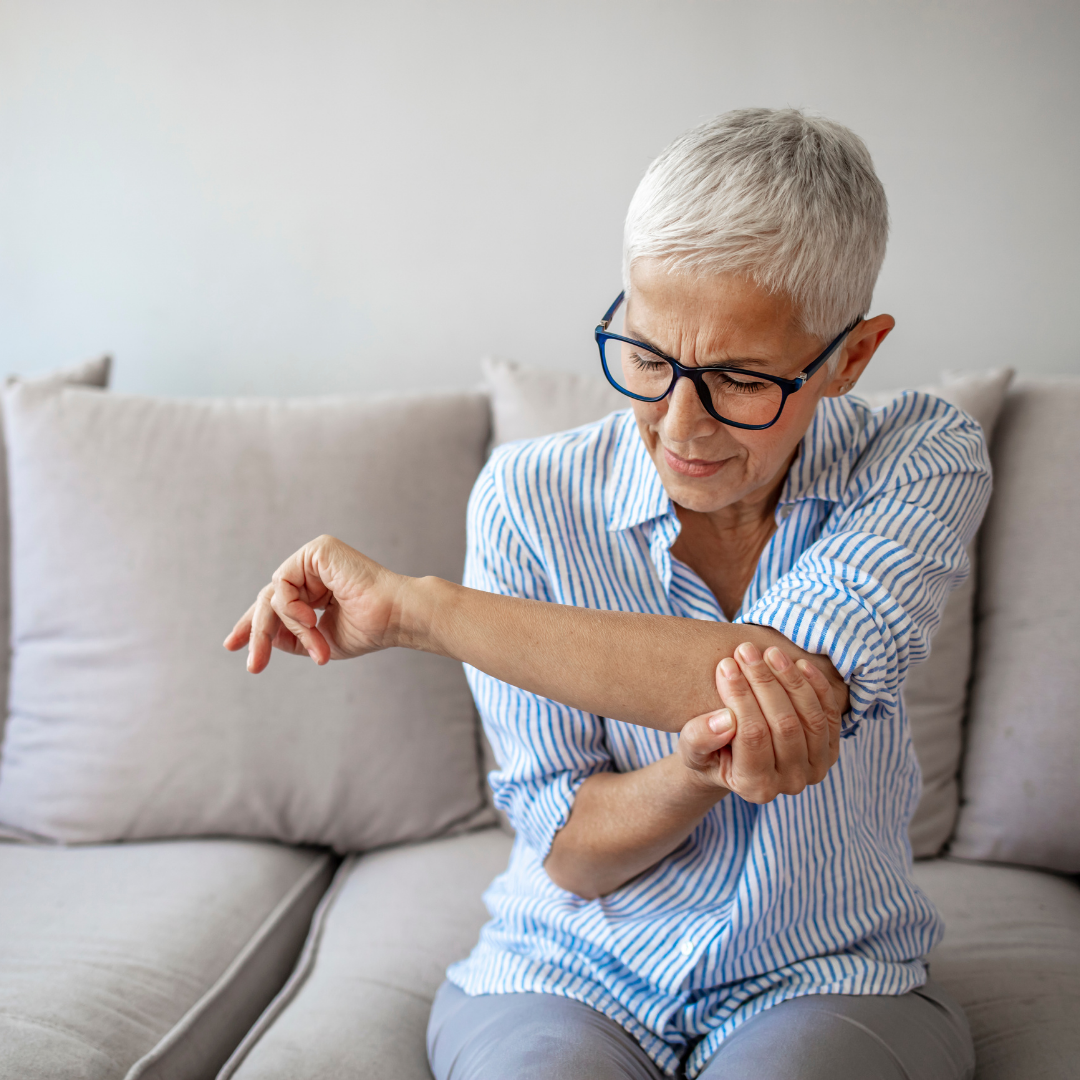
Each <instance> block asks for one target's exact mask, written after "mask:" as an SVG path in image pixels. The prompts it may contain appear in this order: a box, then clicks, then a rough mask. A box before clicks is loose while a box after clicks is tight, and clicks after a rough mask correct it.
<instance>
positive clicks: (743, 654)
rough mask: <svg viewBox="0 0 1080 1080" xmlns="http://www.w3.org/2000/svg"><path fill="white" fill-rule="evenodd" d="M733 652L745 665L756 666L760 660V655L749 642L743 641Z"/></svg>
mask: <svg viewBox="0 0 1080 1080" xmlns="http://www.w3.org/2000/svg"><path fill="white" fill-rule="evenodd" d="M735 652H736V654H737V655H738V657H739V659H740V660H742V661H743V662H744V663H746V664H756V663H757V662H758V661H759V660H760V659H761V655H760V654H759V653H758V651H757V649H755V648H754V646H753V645H751V644H750V642H749V641H744V642H743V643H742V644H741V645H740V646H739V647H738V648H737V649H736V650H735Z"/></svg>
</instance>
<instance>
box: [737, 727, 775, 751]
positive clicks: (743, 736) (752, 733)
mask: <svg viewBox="0 0 1080 1080" xmlns="http://www.w3.org/2000/svg"><path fill="white" fill-rule="evenodd" d="M736 738H737V739H739V740H740V741H741V742H742V744H743V746H744V747H745V748H746V749H747V750H751V751H758V750H764V749H766V747H769V746H771V745H772V735H771V734H770V732H769V729H768V728H767V727H764V726H763V725H761V724H749V725H745V726H744V727H743V728H742V729H741V730H740V731H739V734H738V735H737V736H736Z"/></svg>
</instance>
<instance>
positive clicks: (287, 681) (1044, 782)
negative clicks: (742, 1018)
mask: <svg viewBox="0 0 1080 1080" xmlns="http://www.w3.org/2000/svg"><path fill="white" fill-rule="evenodd" d="M107 377H108V362H107V361H106V360H101V361H96V362H93V363H91V364H88V365H84V366H83V367H81V368H77V369H72V370H70V371H66V372H60V373H58V374H57V375H55V376H52V377H50V378H49V379H46V380H36V381H20V380H13V381H12V382H11V383H10V385H9V386H8V388H7V389H6V391H5V393H4V413H3V422H4V435H5V446H6V462H7V464H6V469H4V470H0V481H2V480H3V479H4V478H5V477H6V481H7V489H6V490H4V491H0V514H2V515H7V514H8V513H10V521H9V522H5V521H0V544H3V545H7V544H8V538H9V536H10V545H9V547H10V550H9V548H8V546H4V547H2V548H0V560H3V561H5V562H7V561H10V585H11V589H10V595H8V593H7V592H6V591H2V590H0V634H4V635H8V634H10V642H9V641H8V640H7V639H6V638H5V640H4V641H3V642H0V652H2V655H3V663H2V664H0V679H2V680H3V681H4V682H5V683H6V682H7V681H8V679H9V678H10V687H9V689H8V702H9V709H8V713H7V716H6V726H5V727H4V729H3V731H2V735H3V742H2V744H0V836H2V837H3V839H2V841H0V1078H2V1080H44V1078H49V1080H60V1078H69V1077H70V1078H76V1077H78V1078H92V1080H106V1078H109V1080H113V1078H116V1080H119V1078H122V1077H127V1078H131V1080H134V1078H136V1077H139V1078H151V1077H153V1078H162V1080H165V1078H169V1080H174V1078H175V1080H180V1078H191V1080H195V1078H199V1080H209V1078H212V1077H215V1076H216V1077H219V1078H228V1077H235V1078H236V1080H271V1078H281V1080H284V1078H289V1080H303V1078H312V1080H315V1078H324V1077H325V1078H329V1077H334V1078H347V1077H357V1078H360V1077H364V1078H369V1077H389V1078H393V1080H429V1078H430V1074H429V1072H428V1069H427V1064H426V1057H425V1049H424V1031H425V1026H426V1020H427V1013H428V1009H429V1007H430V1003H431V1000H432V996H433V994H434V991H435V989H436V988H437V986H438V985H439V983H440V982H441V981H442V978H443V972H444V971H445V969H446V967H447V965H448V964H449V963H450V962H451V961H453V960H455V959H457V958H459V957H461V956H463V955H465V954H466V953H467V952H468V950H469V949H470V948H471V946H472V945H473V943H474V942H475V940H476V937H477V934H478V932H479V929H480V927H481V925H482V923H483V921H484V919H485V909H484V906H483V902H482V899H481V897H482V893H483V890H484V888H485V886H486V885H487V884H488V882H490V881H491V880H492V878H493V877H495V876H496V875H497V874H498V873H499V871H500V870H501V869H502V868H503V867H504V866H505V864H506V860H507V858H508V853H509V850H510V847H511V845H512V843H513V842H514V840H513V838H512V836H511V835H510V831H509V827H508V825H507V823H506V822H505V821H501V822H500V820H499V817H498V815H497V814H496V812H495V810H494V809H493V807H492V805H491V802H490V797H489V794H488V792H487V789H486V786H485V781H484V776H485V772H486V771H487V769H489V768H491V767H493V763H492V762H491V761H490V751H489V750H488V749H487V747H486V744H485V742H484V739H483V737H482V732H481V731H480V730H479V727H478V724H477V721H476V715H475V711H474V709H473V706H472V703H471V699H470V697H469V694H468V689H467V687H466V685H465V682H464V678H463V675H462V672H461V670H460V668H459V667H458V666H457V665H454V664H452V663H450V662H449V661H446V660H444V659H443V658H439V657H432V656H424V655H419V654H413V653H407V652H400V651H394V652H391V653H387V654H381V655H378V656H374V657H369V658H365V659H364V660H363V661H359V662H353V663H351V664H339V665H330V667H329V668H326V669H316V668H315V667H314V665H311V664H310V663H307V662H304V661H301V660H296V659H290V658H283V657H279V658H276V659H275V661H274V663H273V664H271V667H270V669H269V670H268V671H267V672H266V673H265V674H264V675H261V676H259V678H258V679H254V678H252V677H251V676H249V675H247V674H246V673H245V672H244V670H243V662H242V660H240V659H239V658H237V657H235V656H230V655H228V654H225V653H224V651H223V650H222V649H221V646H220V642H221V639H222V638H223V637H224V634H225V633H226V631H227V630H228V629H229V627H230V626H231V625H232V622H233V620H234V619H235V618H236V617H237V616H238V615H239V614H240V613H241V612H242V611H243V610H244V608H245V607H246V606H247V604H248V603H249V602H250V601H251V599H252V597H253V596H254V594H255V592H256V591H257V589H258V588H259V587H260V585H261V584H263V583H264V582H265V581H266V580H267V579H268V576H269V574H270V573H271V572H272V570H273V569H274V568H275V566H276V565H277V563H278V562H279V561H280V560H281V559H282V558H283V557H284V556H285V555H286V554H288V553H289V552H291V551H292V550H294V549H295V548H296V547H297V546H298V545H299V544H300V543H302V542H303V541H305V540H307V539H309V538H310V537H311V536H314V535H316V534H318V533H321V532H330V533H334V534H335V535H340V536H342V537H344V538H346V539H348V540H349V541H350V542H352V543H354V544H355V545H356V546H358V547H360V548H361V549H363V550H365V551H366V552H368V553H369V554H371V555H372V556H374V557H375V558H377V559H380V560H382V561H384V562H386V563H387V564H388V565H390V566H392V567H394V568H395V569H398V570H401V571H403V572H406V573H416V574H422V573H435V574H439V575H441V576H444V577H450V578H453V577H457V576H458V575H459V574H460V569H461V563H462V559H463V553H464V507H465V502H466V499H467V497H468V492H469V489H470V487H471V484H472V482H473V480H474V479H475V477H476V475H477V472H478V471H479V469H480V468H481V466H482V463H483V460H484V456H485V454H486V452H487V450H488V448H489V446H490V444H491V442H492V441H493V440H494V441H505V440H507V439H511V438H517V437H527V436H530V435H535V434H540V433H542V432H543V431H550V430H559V429H561V428H565V427H569V426H573V425H575V424H577V423H583V422H588V421H589V420H592V419H594V418H596V417H598V416H600V415H603V414H604V413H605V412H606V411H608V410H609V409H610V408H618V407H621V406H622V402H621V401H620V400H619V399H618V398H617V397H613V396H612V392H611V391H609V389H608V388H607V387H606V386H605V385H604V384H603V383H602V382H600V381H599V380H597V379H595V378H589V377H585V376H577V375H570V374H564V373H557V372H547V371H537V370H529V369H526V368H522V367H520V366H518V365H515V364H512V363H510V362H507V361H489V362H487V364H486V367H485V386H484V388H483V389H481V390H477V391H475V392H469V393H447V394H426V395H400V396H388V397H382V398H372V399H366V400H361V399H350V398H328V399H321V400H320V399H308V400H296V401H255V400H251V401H238V400H237V401H228V400H215V401H181V400H165V399H152V398H139V397H129V396H124V395H116V394H112V393H110V392H107V391H104V389H103V387H104V384H105V383H106V381H107ZM1010 379H1011V373H1010V372H992V373H984V374H981V375H967V376H955V377H949V378H944V379H943V380H942V382H941V383H940V384H939V385H937V386H935V387H934V388H933V389H934V392H937V393H940V394H941V395H942V396H944V397H946V398H948V399H949V400H952V401H954V402H955V403H956V404H958V405H960V406H961V407H963V408H966V409H967V410H968V411H969V412H971V413H972V414H973V415H975V416H976V418H977V419H979V420H980V422H981V423H982V424H983V426H984V428H985V429H986V430H987V432H988V433H991V432H992V434H993V439H992V452H993V460H994V467H995V474H996V481H995V484H996V486H995V494H994V496H993V500H992V504H991V507H990V510H989V513H988V515H987V518H986V521H985V523H984V525H983V527H982V529H981V531H980V534H979V536H978V537H977V540H976V542H975V544H973V547H972V551H971V556H972V560H973V564H975V565H976V567H977V572H976V573H975V574H973V576H972V578H971V580H970V582H969V583H968V584H967V585H966V586H963V587H961V588H960V589H957V590H956V592H954V594H953V596H952V598H951V599H950V601H949V606H948V608H947V609H946V611H945V614H944V616H943V620H942V624H941V627H940V629H939V631H938V634H937V636H936V638H935V642H934V648H933V652H932V655H931V657H930V659H929V660H928V661H927V662H926V664H925V665H922V666H921V667H920V668H919V669H915V670H913V671H912V673H911V675H910V676H909V679H908V681H907V684H906V685H905V688H904V694H905V698H906V701H907V705H908V711H909V715H910V718H911V724H912V732H913V737H914V738H915V742H916V749H917V752H918V754H919V759H920V764H921V766H922V770H923V775H924V792H923V797H922V801H921V802H920V804H919V808H918V810H917V812H916V814H915V817H914V819H913V821H912V827H911V833H910V835H911V842H912V850H913V855H914V856H915V859H916V861H915V866H914V873H915V876H916V879H917V880H918V882H919V884H920V885H921V886H922V887H923V888H924V889H925V891H926V892H927V893H928V894H929V895H930V897H931V898H932V899H933V900H934V901H935V903H936V904H937V905H938V906H939V908H940V909H941V911H942V913H943V915H944V917H945V921H946V924H947V930H946V934H945V938H944V940H943V942H942V943H941V945H940V946H939V947H938V948H937V949H936V950H935V952H934V953H933V955H932V956H931V957H930V965H931V969H932V972H933V977H934V978H935V979H936V980H938V981H940V982H941V983H943V984H944V985H945V986H946V987H947V988H948V989H949V990H950V991H951V992H952V993H953V994H954V995H955V996H956V997H957V998H958V999H959V1000H960V1001H961V1002H962V1004H963V1005H964V1007H965V1009H966V1010H967V1013H968V1016H969V1019H970V1021H971V1025H972V1028H973V1032H974V1035H975V1040H976V1049H977V1056H978V1073H977V1075H978V1077H979V1080H1036V1078H1047V1080H1049V1078H1054V1080H1063V1078H1065V1077H1074V1076H1077V1075H1080V883H1078V879H1077V877H1076V875H1077V873H1078V872H1080V800H1078V796H1077V782H1076V777H1077V775H1078V773H1080V724H1078V719H1080V710H1078V706H1077V701H1078V697H1080V674H1078V672H1080V667H1078V665H1077V664H1076V662H1075V659H1074V656H1073V653H1074V650H1075V645H1074V643H1075V641H1076V640H1077V636H1078V631H1080V617H1078V615H1077V609H1078V605H1080V575H1078V574H1077V571H1076V566H1075V563H1074V562H1073V560H1072V555H1073V554H1074V549H1073V546H1072V545H1073V544H1074V543H1076V542H1077V537H1080V485H1078V484H1077V480H1076V467H1077V463H1078V462H1080V453H1078V450H1080V435H1078V430H1080V429H1078V428H1077V424H1076V419H1075V418H1076V416H1077V414H1078V412H1080V381H1076V380H1067V379H1061V380H1053V381H1042V382H1039V381H1023V382H1016V383H1014V384H1013V385H1012V386H1011V387H1010V385H1009V384H1010ZM7 577H8V575H7V574H2V575H0V579H3V580H6V579H7ZM9 661H10V662H9Z"/></svg>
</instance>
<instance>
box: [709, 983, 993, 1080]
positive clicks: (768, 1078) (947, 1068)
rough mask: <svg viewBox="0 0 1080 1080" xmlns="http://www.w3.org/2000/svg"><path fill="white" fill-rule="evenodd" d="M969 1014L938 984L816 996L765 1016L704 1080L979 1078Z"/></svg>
mask: <svg viewBox="0 0 1080 1080" xmlns="http://www.w3.org/2000/svg"><path fill="white" fill-rule="evenodd" d="M974 1075H975V1049H974V1046H973V1045H972V1041H971V1031H970V1029H969V1028H968V1024H967V1019H966V1017H965V1016H964V1013H963V1010H962V1009H961V1008H960V1006H959V1005H958V1004H957V1003H956V1002H955V1001H953V999H952V998H951V997H950V996H949V995H948V994H946V993H945V992H944V991H943V990H942V989H941V988H940V987H938V986H935V985H934V984H933V983H928V984H927V985H926V986H922V987H919V989H917V990H912V991H911V992H910V993H908V994H901V995H899V996H895V997H886V996H884V995H849V994H815V995H808V996H806V997H800V998H793V999H792V1000H790V1001H785V1002H783V1003H781V1004H780V1005H775V1006H773V1008H771V1009H766V1010H765V1011H764V1012H762V1013H759V1014H758V1015H757V1016H755V1017H754V1018H753V1019H752V1020H748V1021H747V1022H746V1023H745V1024H743V1026H742V1027H740V1028H739V1029H738V1030H736V1032H735V1033H734V1034H733V1035H732V1036H731V1037H730V1038H729V1039H726V1040H725V1041H724V1043H723V1044H722V1045H721V1047H720V1049H719V1050H717V1052H716V1053H715V1054H714V1055H713V1056H712V1057H711V1058H710V1059H709V1062H708V1064H707V1065H706V1066H705V1068H704V1070H702V1072H701V1073H700V1074H699V1080H971V1077H973V1076H974Z"/></svg>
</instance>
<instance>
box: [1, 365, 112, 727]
mask: <svg viewBox="0 0 1080 1080" xmlns="http://www.w3.org/2000/svg"><path fill="white" fill-rule="evenodd" d="M111 364H112V361H111V359H110V358H109V357H108V356H101V357H98V358H97V359H96V360H88V361H87V362H86V363H85V364H77V365H76V366H75V367H70V368H63V369H62V370H60V371H54V372H52V373H51V374H49V375H43V376H41V377H39V378H37V379H33V380H27V381H31V382H33V383H35V384H37V385H45V386H57V385H65V384H70V385H72V386H90V387H98V388H100V389H104V388H105V387H106V386H108V385H109V369H110V366H111ZM19 381H21V380H20V379H19V377H18V376H16V375H9V376H8V378H7V384H8V385H9V386H10V385H12V384H13V383H15V382H19ZM10 669H11V535H10V527H9V523H8V482H7V451H6V450H5V448H4V440H3V426H2V424H0V740H3V737H4V724H5V721H6V720H7V697H8V674H9V672H10Z"/></svg>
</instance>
